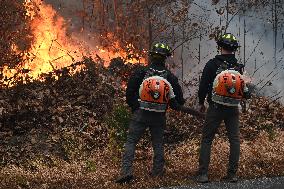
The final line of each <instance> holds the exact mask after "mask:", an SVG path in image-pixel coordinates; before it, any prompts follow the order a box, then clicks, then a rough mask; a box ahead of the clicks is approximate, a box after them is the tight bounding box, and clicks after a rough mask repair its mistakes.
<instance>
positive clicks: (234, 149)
mask: <svg viewBox="0 0 284 189" xmlns="http://www.w3.org/2000/svg"><path fill="white" fill-rule="evenodd" d="M223 120H224V122H225V125H226V130H227V135H228V138H229V142H230V156H229V165H228V172H227V173H228V174H229V175H232V174H236V172H237V169H238V163H239V157H240V131H239V110H238V107H228V106H223V105H218V104H215V103H212V104H210V106H209V109H208V111H207V115H206V120H205V124H204V127H203V131H202V140H201V149H200V156H199V174H207V173H208V166H209V162H210V154H211V145H212V141H213V139H214V136H215V134H216V132H217V129H218V127H219V126H220V124H221V122H222V121H223Z"/></svg>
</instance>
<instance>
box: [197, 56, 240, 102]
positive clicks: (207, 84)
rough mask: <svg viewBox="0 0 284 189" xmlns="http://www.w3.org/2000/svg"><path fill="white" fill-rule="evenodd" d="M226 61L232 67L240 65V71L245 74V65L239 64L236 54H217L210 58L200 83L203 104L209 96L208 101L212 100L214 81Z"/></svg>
mask: <svg viewBox="0 0 284 189" xmlns="http://www.w3.org/2000/svg"><path fill="white" fill-rule="evenodd" d="M224 61H226V62H227V63H228V64H229V67H230V68H233V67H238V71H239V72H240V73H241V74H243V65H242V64H238V60H237V59H236V58H235V55H234V54H227V55H217V56H216V57H215V58H213V59H211V60H209V61H208V62H207V64H206V65H205V67H204V69H203V73H202V76H201V81H200V84H199V90H198V98H199V104H203V103H204V101H205V98H206V96H207V101H208V103H211V102H212V89H213V82H214V79H215V77H216V76H217V70H218V68H219V66H220V65H221V64H223V62H224Z"/></svg>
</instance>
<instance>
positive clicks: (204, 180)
mask: <svg viewBox="0 0 284 189" xmlns="http://www.w3.org/2000/svg"><path fill="white" fill-rule="evenodd" d="M196 182H199V183H207V182H209V180H208V175H206V174H200V175H197V177H196Z"/></svg>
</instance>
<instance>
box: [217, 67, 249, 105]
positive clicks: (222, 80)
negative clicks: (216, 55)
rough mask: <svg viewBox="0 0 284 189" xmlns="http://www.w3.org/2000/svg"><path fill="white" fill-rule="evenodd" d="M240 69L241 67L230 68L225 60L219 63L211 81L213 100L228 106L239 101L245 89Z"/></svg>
mask: <svg viewBox="0 0 284 189" xmlns="http://www.w3.org/2000/svg"><path fill="white" fill-rule="evenodd" d="M240 66H241V65H240ZM241 69H243V67H234V68H230V67H229V66H228V63H227V62H223V63H222V64H221V65H220V67H219V69H218V70H217V76H216V77H215V80H214V82H213V90H212V101H213V102H216V103H219V104H223V105H228V106H237V105H238V104H239V103H240V101H241V100H242V98H243V95H244V91H245V82H244V80H243V78H242V75H241V74H240V71H242V70H241Z"/></svg>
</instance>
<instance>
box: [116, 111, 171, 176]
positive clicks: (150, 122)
mask: <svg viewBox="0 0 284 189" xmlns="http://www.w3.org/2000/svg"><path fill="white" fill-rule="evenodd" d="M165 124H166V118H165V115H164V114H160V113H158V114H157V113H153V112H146V111H144V110H137V111H136V112H134V114H133V118H132V120H131V122H130V124H129V132H128V136H127V141H126V144H125V151H124V154H123V158H122V174H123V175H132V174H133V168H132V164H133V160H134V156H135V149H136V145H137V143H138V142H139V140H140V138H141V137H142V136H143V134H144V133H145V131H146V129H147V128H149V130H150V134H151V140H152V146H153V151H154V158H153V168H152V172H153V173H154V174H155V173H156V174H158V173H160V172H163V170H164V164H165V159H164V144H163V136H164V129H165Z"/></svg>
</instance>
